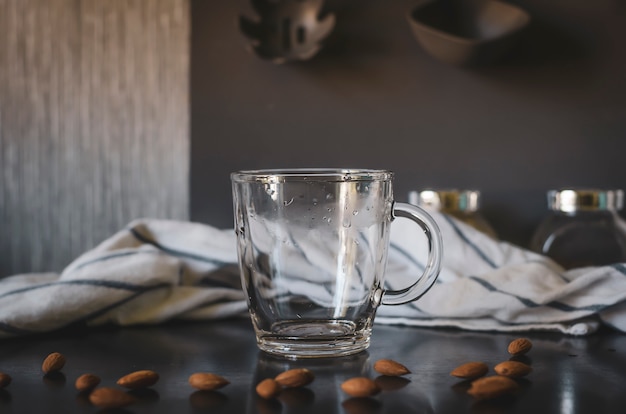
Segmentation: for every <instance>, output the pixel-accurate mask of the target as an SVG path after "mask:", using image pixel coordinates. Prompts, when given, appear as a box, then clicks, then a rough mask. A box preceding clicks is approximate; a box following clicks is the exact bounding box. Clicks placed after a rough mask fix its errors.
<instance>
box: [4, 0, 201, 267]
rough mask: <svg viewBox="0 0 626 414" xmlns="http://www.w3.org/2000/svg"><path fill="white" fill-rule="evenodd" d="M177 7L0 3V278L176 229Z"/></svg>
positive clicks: (185, 123)
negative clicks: (143, 231)
mask: <svg viewBox="0 0 626 414" xmlns="http://www.w3.org/2000/svg"><path fill="white" fill-rule="evenodd" d="M189 20H190V19H189V2H188V0H0V276H6V275H10V274H16V273H19V272H34V271H37V272H40V271H58V270H61V269H62V268H63V267H64V266H66V265H67V264H68V263H69V262H70V261H71V260H72V259H73V258H75V257H76V256H77V255H79V254H81V253H82V252H84V251H86V250H87V249H89V248H91V247H92V246H94V245H96V244H97V243H99V242H100V241H102V240H103V239H105V238H106V237H108V236H110V235H111V234H113V233H114V232H115V231H117V230H119V229H122V228H124V226H125V225H126V224H127V223H128V222H130V221H131V220H133V219H135V218H139V217H154V218H169V219H183V220H184V219H187V218H188V205H189V190H188V181H189V112H190V111H189V99H188V96H189V92H188V88H189V74H188V72H189V37H190V23H189Z"/></svg>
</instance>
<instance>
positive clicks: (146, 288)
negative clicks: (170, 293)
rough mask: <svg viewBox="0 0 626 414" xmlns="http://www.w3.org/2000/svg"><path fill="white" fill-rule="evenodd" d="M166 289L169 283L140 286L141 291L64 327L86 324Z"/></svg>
mask: <svg viewBox="0 0 626 414" xmlns="http://www.w3.org/2000/svg"><path fill="white" fill-rule="evenodd" d="M166 287H171V285H170V284H169V283H157V284H156V285H149V286H141V289H140V290H139V291H136V292H135V293H133V294H132V295H130V296H128V297H126V298H124V299H121V300H118V301H117V302H113V303H110V304H108V305H106V306H104V307H103V308H101V309H98V310H96V311H93V312H91V313H89V314H87V315H85V316H82V317H80V318H79V319H76V320H75V321H72V322H70V323H68V324H67V325H66V327H68V326H72V325H78V324H81V323H85V322H88V321H90V320H92V319H95V318H97V317H99V316H101V315H104V314H105V313H107V312H109V311H110V310H112V309H115V308H117V307H119V306H122V305H124V304H125V303H127V302H130V301H131V300H133V299H135V298H136V297H138V296H141V295H143V294H144V293H146V292H151V291H153V290H157V289H162V288H166Z"/></svg>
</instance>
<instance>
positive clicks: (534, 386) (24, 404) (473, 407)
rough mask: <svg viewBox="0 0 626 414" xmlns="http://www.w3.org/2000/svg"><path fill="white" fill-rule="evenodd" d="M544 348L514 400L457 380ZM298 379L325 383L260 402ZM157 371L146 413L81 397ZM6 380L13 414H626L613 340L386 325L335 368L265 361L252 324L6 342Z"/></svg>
mask: <svg viewBox="0 0 626 414" xmlns="http://www.w3.org/2000/svg"><path fill="white" fill-rule="evenodd" d="M520 336H524V337H527V338H529V339H530V340H531V341H532V343H533V348H532V349H531V350H530V352H529V353H528V354H527V356H526V357H525V362H527V363H529V364H531V365H532V367H533V371H532V372H531V373H530V374H529V375H528V376H527V377H525V378H524V379H521V380H518V383H519V388H518V390H517V391H516V392H515V393H514V394H513V395H511V396H506V397H500V398H498V399H495V400H487V401H476V400H474V399H473V398H472V397H471V396H470V395H468V394H467V389H468V386H469V384H468V382H467V381H462V380H459V379H457V378H454V377H452V376H450V371H451V370H452V369H453V368H455V367H456V366H458V365H460V364H462V363H465V362H469V361H483V362H485V363H487V364H488V365H489V366H490V372H489V374H488V375H493V374H494V372H493V366H495V365H496V364H498V363H499V362H502V361H506V360H508V359H510V358H511V355H510V354H508V352H507V346H508V344H509V342H510V341H511V340H513V339H515V338H518V337H520ZM51 352H60V353H62V354H63V355H65V357H66V359H67V362H66V364H65V366H64V368H63V369H62V370H61V371H60V372H58V373H56V374H54V375H47V376H46V375H44V374H43V373H42V371H41V364H42V362H43V359H44V358H45V357H46V355H48V354H49V353H51ZM382 358H388V359H393V360H396V361H398V362H400V363H402V364H404V365H405V366H406V367H407V368H409V369H410V370H411V373H410V374H408V375H405V376H403V377H380V378H379V374H377V373H376V372H375V371H374V369H373V368H372V366H373V364H374V362H376V361H377V360H379V359H382ZM291 368H308V369H310V370H311V371H313V373H314V374H315V380H314V381H313V382H312V383H311V384H310V385H308V386H307V387H304V388H294V389H289V390H286V391H283V392H282V393H281V394H280V396H279V397H278V398H276V399H273V400H264V399H262V398H260V397H258V396H257V395H256V392H255V386H256V384H257V383H258V382H260V381H261V380H262V379H264V378H270V377H274V376H276V375H277V374H278V373H280V372H282V371H285V370H287V369H291ZM142 369H150V370H154V371H156V372H157V373H158V374H159V377H160V378H159V381H158V382H157V383H156V384H155V385H153V386H152V387H150V388H145V389H140V390H134V391H130V392H131V393H132V394H133V395H134V396H135V397H136V399H137V402H136V403H135V404H133V405H130V406H128V407H126V408H123V409H116V410H108V411H102V410H101V409H99V408H97V407H95V406H93V405H91V404H90V403H89V400H88V397H87V396H86V395H85V394H81V393H78V392H77V391H76V389H75V388H74V381H75V379H76V378H77V377H78V376H79V375H81V374H84V373H93V374H96V375H98V376H100V377H101V379H102V382H101V384H100V386H110V387H117V388H119V387H118V386H117V385H116V381H117V379H118V378H120V377H121V376H123V375H125V374H127V373H129V372H132V371H136V370H142ZM0 372H4V373H7V374H9V375H10V376H11V377H12V382H11V384H10V385H9V386H7V387H6V388H4V389H2V390H0V412H2V413H40V412H46V413H95V412H115V413H202V412H211V413H262V414H265V413H299V414H300V413H324V414H332V413H463V412H469V413H525V414H526V413H531V412H532V413H559V414H565V413H623V412H626V411H625V410H626V409H625V408H624V407H626V392H624V390H625V389H626V388H625V387H626V386H625V385H624V384H625V381H624V380H625V379H626V335H622V334H619V333H616V332H614V331H609V330H606V331H601V332H598V333H596V334H593V335H591V336H587V337H571V336H563V335H562V334H556V333H529V334H524V335H519V334H509V333H506V334H505V333H483V332H468V331H460V330H451V329H450V330H448V329H422V328H411V327H401V326H383V325H375V327H374V333H373V338H372V344H371V347H370V349H369V350H368V351H366V352H362V353H360V354H357V355H354V356H350V357H344V358H335V359H317V360H297V361H289V360H285V359H277V358H274V357H270V356H268V355H266V354H264V353H262V352H260V351H259V350H258V349H257V347H256V343H255V338H254V333H253V331H252V327H251V324H250V322H249V321H248V320H247V319H245V318H241V319H230V320H222V321H211V322H193V323H191V322H172V323H167V324H163V325H159V326H149V327H125V328H119V327H117V328H97V329H82V330H78V331H69V332H60V333H55V334H50V335H46V336H37V337H28V338H14V339H6V340H1V341H0ZM196 372H212V373H215V374H219V375H221V376H223V377H224V378H226V379H227V380H228V381H230V384H229V385H227V386H226V387H224V388H222V389H220V390H218V391H198V390H195V389H193V388H192V387H191V386H190V385H189V383H188V378H189V376H190V375H191V374H193V373H196ZM355 376H366V377H370V378H372V379H376V380H377V382H378V383H379V385H380V386H381V388H382V392H380V393H379V394H378V395H376V396H374V397H370V398H361V399H355V398H351V397H349V396H348V395H346V394H345V393H344V392H343V391H342V390H341V384H342V383H343V382H344V381H345V380H347V379H349V378H351V377H355Z"/></svg>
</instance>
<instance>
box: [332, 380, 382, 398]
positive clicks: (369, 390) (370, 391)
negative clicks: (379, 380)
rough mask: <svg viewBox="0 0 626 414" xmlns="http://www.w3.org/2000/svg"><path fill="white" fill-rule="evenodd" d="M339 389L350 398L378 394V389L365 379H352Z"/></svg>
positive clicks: (373, 383)
mask: <svg viewBox="0 0 626 414" xmlns="http://www.w3.org/2000/svg"><path fill="white" fill-rule="evenodd" d="M341 389H342V390H343V392H345V393H346V394H348V395H350V396H352V397H369V396H372V395H376V394H378V393H379V392H380V387H379V386H378V384H376V382H374V381H373V380H371V379H369V378H366V377H354V378H350V379H349V380H347V381H345V382H344V383H343V384H341Z"/></svg>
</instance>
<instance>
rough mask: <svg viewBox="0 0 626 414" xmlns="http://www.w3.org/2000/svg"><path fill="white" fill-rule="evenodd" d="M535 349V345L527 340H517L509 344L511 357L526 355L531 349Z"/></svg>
mask: <svg viewBox="0 0 626 414" xmlns="http://www.w3.org/2000/svg"><path fill="white" fill-rule="evenodd" d="M532 347H533V343H532V342H530V340H529V339H527V338H517V339H515V340H513V341H511V343H510V344H509V348H508V351H509V354H511V355H524V354H525V353H527V352H528V351H530V348H532Z"/></svg>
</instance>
